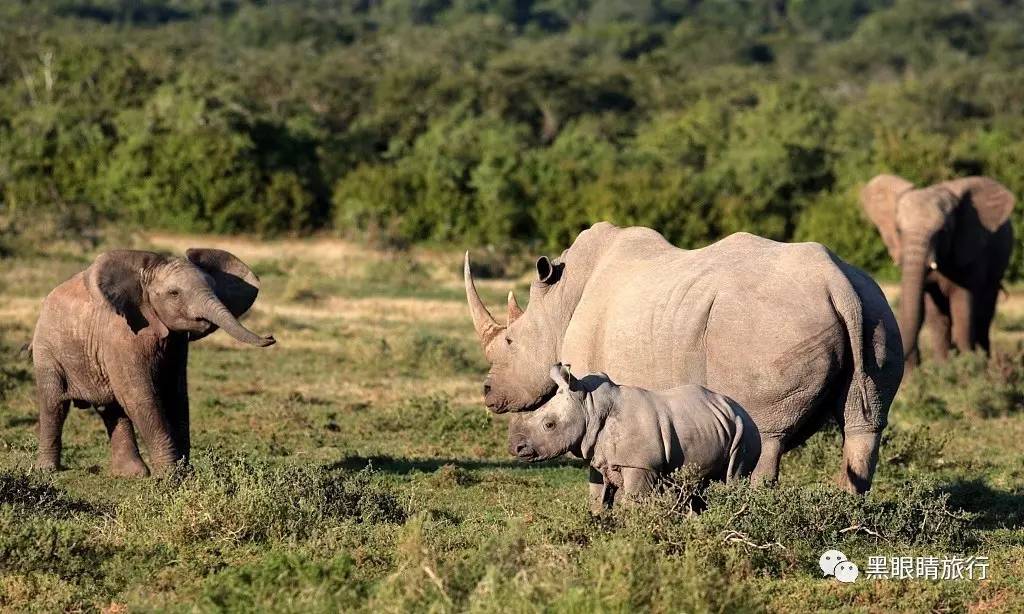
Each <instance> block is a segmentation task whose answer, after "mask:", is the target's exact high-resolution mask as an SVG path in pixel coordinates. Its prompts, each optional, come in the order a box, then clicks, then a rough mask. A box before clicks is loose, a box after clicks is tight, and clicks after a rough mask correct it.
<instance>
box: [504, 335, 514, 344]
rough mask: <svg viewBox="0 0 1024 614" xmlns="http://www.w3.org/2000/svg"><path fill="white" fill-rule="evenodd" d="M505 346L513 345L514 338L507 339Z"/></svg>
mask: <svg viewBox="0 0 1024 614" xmlns="http://www.w3.org/2000/svg"><path fill="white" fill-rule="evenodd" d="M505 345H512V337H505Z"/></svg>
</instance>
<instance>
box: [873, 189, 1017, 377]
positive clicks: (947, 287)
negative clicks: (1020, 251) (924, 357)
mask: <svg viewBox="0 0 1024 614" xmlns="http://www.w3.org/2000/svg"><path fill="white" fill-rule="evenodd" d="M860 200H861V205H862V206H863V208H864V212H865V213H866V214H867V216H868V218H870V219H871V222H872V223H874V225H875V226H877V227H878V231H879V233H880V234H881V235H882V241H883V242H884V243H885V246H886V248H887V249H888V250H889V254H890V255H891V256H892V259H893V262H895V263H896V264H897V265H898V266H899V267H900V270H901V277H902V279H901V280H900V286H901V294H900V318H899V324H900V333H901V335H902V337H903V353H904V355H905V356H906V360H907V364H908V365H910V366H912V365H915V364H917V363H918V362H919V360H920V351H919V349H918V343H917V338H918V334H919V333H920V331H921V326H922V324H923V323H924V322H925V321H927V322H928V326H929V328H930V329H931V331H932V345H933V346H934V348H933V350H934V354H935V357H936V359H937V360H944V359H945V358H946V356H947V355H948V353H949V349H950V346H951V344H952V345H955V346H956V349H957V350H959V351H961V352H970V351H974V350H975V349H978V348H980V349H982V350H983V351H984V352H985V353H986V354H987V353H988V352H989V350H990V344H989V328H990V327H991V325H992V319H993V318H994V316H995V311H996V300H997V299H998V298H999V289H1000V283H1001V281H1002V278H1003V274H1004V273H1005V272H1006V267H1007V265H1008V264H1009V262H1010V253H1011V251H1012V249H1013V228H1012V226H1011V224H1010V213H1011V211H1012V210H1013V205H1014V198H1013V195H1012V194H1011V193H1010V192H1009V190H1007V189H1006V188H1005V187H1003V186H1002V185H1001V184H999V183H998V182H996V181H994V180H992V179H989V178H988V177H965V178H963V179H955V180H953V181H946V182H943V183H940V184H937V185H933V186H930V187H927V188H921V189H915V188H914V186H913V184H911V183H910V182H909V181H907V180H906V179H903V178H902V177H897V176H895V175H879V176H877V177H875V178H874V179H872V180H871V181H870V182H868V184H867V185H866V186H865V187H864V189H863V190H862V191H861V196H860Z"/></svg>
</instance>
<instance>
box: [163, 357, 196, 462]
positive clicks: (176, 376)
mask: <svg viewBox="0 0 1024 614" xmlns="http://www.w3.org/2000/svg"><path fill="white" fill-rule="evenodd" d="M164 364H165V368H164V370H163V374H162V375H161V379H160V384H159V385H160V397H161V401H162V403H161V404H162V406H163V408H164V411H165V412H166V415H167V424H168V426H169V427H170V429H171V436H172V437H173V438H174V445H175V446H176V447H177V449H178V452H179V453H180V454H181V456H182V457H183V458H185V459H186V460H187V459H188V457H189V454H190V452H191V449H192V442H191V436H190V433H189V408H188V381H187V377H186V368H187V366H188V341H187V339H186V338H184V337H182V338H181V339H177V340H175V341H174V342H173V343H172V344H171V345H170V346H169V347H168V348H167V354H166V355H165V357H164Z"/></svg>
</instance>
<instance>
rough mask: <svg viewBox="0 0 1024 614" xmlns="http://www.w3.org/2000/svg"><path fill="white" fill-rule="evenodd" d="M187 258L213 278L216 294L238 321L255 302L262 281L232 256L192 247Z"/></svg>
mask: <svg viewBox="0 0 1024 614" xmlns="http://www.w3.org/2000/svg"><path fill="white" fill-rule="evenodd" d="M185 257H186V258H188V260H189V262H191V263H192V264H194V265H196V266H197V267H199V268H200V269H202V270H203V272H204V273H206V274H207V275H209V276H210V277H212V278H213V284H214V287H213V291H214V293H215V294H216V295H217V298H219V299H220V301H221V302H222V303H224V306H225V307H227V308H228V311H230V312H231V313H232V314H233V315H234V316H235V317H236V318H239V317H241V316H242V314H244V313H245V312H246V311H249V308H250V307H252V304H253V303H254V302H256V295H257V294H259V292H260V278H259V277H256V273H253V272H252V269H250V268H249V267H248V266H247V265H246V264H245V263H244V262H242V261H241V260H239V259H238V257H237V256H235V255H234V254H232V253H231V252H226V251H224V250H222V249H212V248H205V247H202V248H200V247H193V248H191V249H189V250H188V251H186V252H185Z"/></svg>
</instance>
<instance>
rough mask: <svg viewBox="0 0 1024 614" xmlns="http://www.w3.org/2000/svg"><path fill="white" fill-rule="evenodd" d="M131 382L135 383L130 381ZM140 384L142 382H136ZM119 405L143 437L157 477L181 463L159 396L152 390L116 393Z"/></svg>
mask: <svg viewBox="0 0 1024 614" xmlns="http://www.w3.org/2000/svg"><path fill="white" fill-rule="evenodd" d="M126 381H131V380H126ZM135 381H136V382H137V381H139V380H135ZM114 394H115V396H116V397H117V401H118V403H119V404H120V405H121V407H123V408H124V411H125V413H127V414H128V418H129V419H131V422H132V424H133V425H135V427H136V428H137V429H139V434H140V435H142V440H143V441H144V442H145V443H146V448H147V449H148V450H149V462H150V464H151V465H152V466H153V469H154V471H156V472H157V473H165V472H167V471H169V470H170V469H171V468H173V467H174V465H175V464H176V463H177V462H178V461H179V460H181V458H182V455H181V453H180V452H179V451H178V447H177V445H176V443H175V440H174V435H173V434H172V431H171V427H170V425H169V424H168V422H167V416H166V414H165V413H164V409H163V407H162V404H161V401H160V398H159V396H158V395H157V393H156V391H155V390H153V389H152V388H151V387H147V388H146V389H143V390H139V389H136V388H132V387H125V389H123V390H120V391H118V390H115V391H114Z"/></svg>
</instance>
